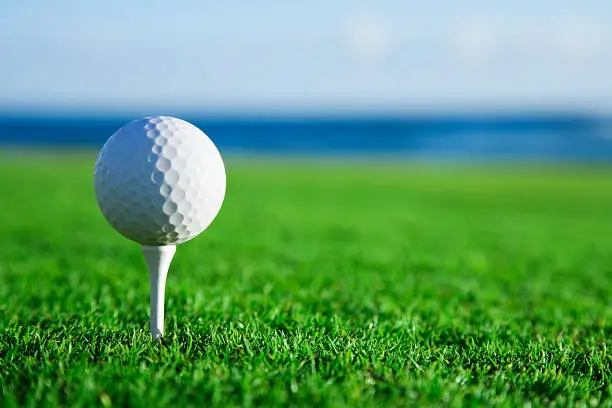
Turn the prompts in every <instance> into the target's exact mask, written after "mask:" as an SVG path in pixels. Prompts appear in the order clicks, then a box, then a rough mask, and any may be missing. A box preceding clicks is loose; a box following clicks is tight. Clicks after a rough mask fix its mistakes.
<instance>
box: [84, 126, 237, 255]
mask: <svg viewBox="0 0 612 408" xmlns="http://www.w3.org/2000/svg"><path fill="white" fill-rule="evenodd" d="M94 186H95V193H96V200H97V201H98V205H99V207H100V209H101V210H102V213H103V214H104V217H105V218H106V219H107V220H108V222H109V223H110V224H111V225H112V226H113V227H114V228H115V229H116V230H117V231H118V232H119V233H121V234H122V235H124V236H125V237H127V238H129V239H131V240H133V241H136V242H138V243H140V244H142V245H171V244H180V243H183V242H186V241H188V240H190V239H192V238H194V237H195V236H197V235H198V234H200V233H201V232H202V231H204V230H205V229H206V228H207V227H208V226H209V225H210V223H211V222H212V221H213V219H214V218H215V217H216V216H217V214H218V212H219V210H220V209H221V205H222V204H223V199H224V197H225V167H224V165H223V160H222V158H221V155H220V154H219V151H218V150H217V148H216V147H215V145H214V143H213V142H212V141H211V140H210V139H209V138H208V136H206V134H204V132H202V131H201V130H200V129H198V128H197V127H195V126H194V125H192V124H191V123H189V122H186V121H184V120H182V119H177V118H173V117H169V116H150V117H145V118H142V119H137V120H134V121H132V122H130V123H128V124H127V125H125V126H123V127H122V128H121V129H119V130H118V131H117V132H115V133H114V134H113V135H112V136H111V137H110V138H109V139H108V141H107V142H106V143H105V145H104V146H103V147H102V149H101V150H100V153H99V154H98V159H97V161H96V166H95V171H94Z"/></svg>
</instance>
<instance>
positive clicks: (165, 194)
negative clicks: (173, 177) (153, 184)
mask: <svg viewBox="0 0 612 408" xmlns="http://www.w3.org/2000/svg"><path fill="white" fill-rule="evenodd" d="M159 193H160V194H161V195H162V196H163V197H166V198H168V197H170V194H171V193H172V188H171V187H170V186H169V185H168V184H166V183H164V184H162V186H161V187H160V188H159Z"/></svg>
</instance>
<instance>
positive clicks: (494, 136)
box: [0, 114, 612, 161]
mask: <svg viewBox="0 0 612 408" xmlns="http://www.w3.org/2000/svg"><path fill="white" fill-rule="evenodd" d="M183 118H184V119H186V120H188V121H190V122H192V123H194V124H195V125H196V126H198V127H200V128H201V129H202V130H204V131H205V132H206V133H207V134H208V136H209V137H210V138H211V139H212V140H213V141H214V142H215V143H216V144H217V146H218V147H219V149H220V150H221V151H222V153H245V154H258V153H260V154H269V155H275V154H306V155H308V154H312V155H394V156H398V157H431V158H449V159H453V158H457V159H461V158H477V159H478V158H484V159H488V158H492V159H538V160H560V161H609V160H610V161H612V120H610V118H602V117H597V116H588V115H578V114H576V115H568V114H559V115H523V114H522V115H488V116H487V115H482V116H477V115H454V116H453V115H438V116H435V115H432V116H406V117H357V116H354V117H299V118H289V117H280V118H270V117H264V118H255V117H223V118H214V117H197V116H192V117H189V116H184V117H183ZM127 121H128V119H126V118H120V117H105V118H101V117H95V118H86V117H79V118H75V117H50V116H47V117H42V116H41V117H32V116H4V117H0V129H1V131H0V132H1V133H0V146H4V147H9V146H10V147H12V146H18V147H34V148H77V149H78V148H99V147H101V146H102V144H103V143H104V141H105V140H106V139H107V138H108V137H109V136H110V135H111V134H112V133H113V132H114V131H115V130H117V129H118V128H119V127H121V126H122V125H123V124H125V123H126V122H127Z"/></svg>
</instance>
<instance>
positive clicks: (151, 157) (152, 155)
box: [147, 153, 158, 163]
mask: <svg viewBox="0 0 612 408" xmlns="http://www.w3.org/2000/svg"><path fill="white" fill-rule="evenodd" d="M157 158H158V156H157V154H155V153H149V155H148V156H147V162H149V163H156V162H157Z"/></svg>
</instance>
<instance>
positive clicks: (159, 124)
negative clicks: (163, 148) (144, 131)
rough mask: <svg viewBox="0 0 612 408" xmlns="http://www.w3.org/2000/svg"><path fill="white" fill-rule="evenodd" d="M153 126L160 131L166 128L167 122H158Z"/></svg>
mask: <svg viewBox="0 0 612 408" xmlns="http://www.w3.org/2000/svg"><path fill="white" fill-rule="evenodd" d="M155 127H156V128H157V129H159V130H161V131H164V130H168V124H167V123H166V122H160V123H158V124H157V126H155Z"/></svg>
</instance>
